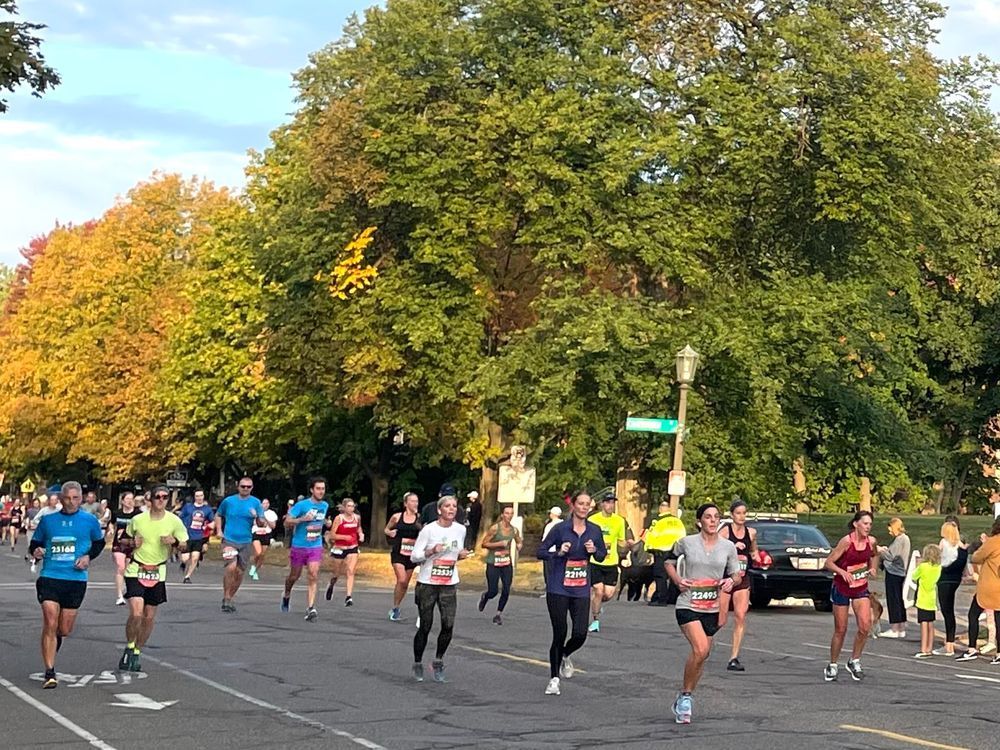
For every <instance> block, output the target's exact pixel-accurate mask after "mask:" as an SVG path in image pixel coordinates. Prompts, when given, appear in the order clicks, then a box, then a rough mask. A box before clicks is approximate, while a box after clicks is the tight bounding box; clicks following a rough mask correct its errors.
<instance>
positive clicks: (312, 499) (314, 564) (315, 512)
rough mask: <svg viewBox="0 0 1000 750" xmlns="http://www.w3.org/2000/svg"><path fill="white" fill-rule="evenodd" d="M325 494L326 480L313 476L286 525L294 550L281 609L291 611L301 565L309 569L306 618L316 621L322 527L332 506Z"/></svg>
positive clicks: (292, 549)
mask: <svg viewBox="0 0 1000 750" xmlns="http://www.w3.org/2000/svg"><path fill="white" fill-rule="evenodd" d="M325 497H326V479H324V478H323V477H313V478H312V479H310V480H309V497H308V498H306V499H305V500H300V501H299V502H297V503H295V505H293V506H292V507H291V509H289V511H288V514H287V515H286V516H285V528H286V529H292V543H291V549H290V550H289V553H288V561H289V564H290V565H291V569H290V570H289V572H288V578H286V579H285V593H284V595H283V596H282V597H281V611H282V612H287V611H288V603H289V600H290V599H291V597H292V586H294V585H295V582H296V581H298V580H299V576H301V575H302V568H303V567H305V568H306V570H307V571H308V578H307V579H306V587H307V588H306V604H307V608H306V620H308V621H309V622H313V621H314V620H315V619H316V617H317V616H318V614H317V612H316V587H317V585H318V584H317V582H318V581H319V567H320V565H322V564H323V530H324V528H325V526H326V513H327V510H328V509H329V507H330V505H329V503H327V502H326V501H325V500H324V499H323V498H325Z"/></svg>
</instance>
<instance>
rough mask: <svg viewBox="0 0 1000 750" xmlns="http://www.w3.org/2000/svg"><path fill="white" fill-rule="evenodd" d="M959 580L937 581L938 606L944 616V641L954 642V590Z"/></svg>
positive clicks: (956, 588) (956, 589) (959, 583)
mask: <svg viewBox="0 0 1000 750" xmlns="http://www.w3.org/2000/svg"><path fill="white" fill-rule="evenodd" d="M961 583H962V582H961V581H938V585H937V593H938V607H939V608H940V609H941V616H942V617H943V618H944V642H945V643H954V642H955V592H956V591H958V587H959V586H960V585H961Z"/></svg>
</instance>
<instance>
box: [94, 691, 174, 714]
mask: <svg viewBox="0 0 1000 750" xmlns="http://www.w3.org/2000/svg"><path fill="white" fill-rule="evenodd" d="M115 698H117V699H118V700H119V701H121V703H109V704H108V705H110V706H124V707H125V708H148V709H149V710H150V711H162V710H163V709H165V708H167V707H168V706H172V705H174V704H175V703H176V702H177V701H163V702H162V703H160V701H154V700H153V699H152V698H147V697H146V696H145V695H143V694H142V693H115Z"/></svg>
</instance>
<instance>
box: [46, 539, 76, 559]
mask: <svg viewBox="0 0 1000 750" xmlns="http://www.w3.org/2000/svg"><path fill="white" fill-rule="evenodd" d="M49 554H51V555H52V559H53V560H54V561H56V562H73V561H75V560H76V537H72V536H57V537H53V539H52V541H51V542H50V543H49Z"/></svg>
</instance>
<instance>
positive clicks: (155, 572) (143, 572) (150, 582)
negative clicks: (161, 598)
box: [136, 564, 160, 588]
mask: <svg viewBox="0 0 1000 750" xmlns="http://www.w3.org/2000/svg"><path fill="white" fill-rule="evenodd" d="M136 578H138V579H139V583H141V584H142V585H143V586H145V587H146V588H152V587H153V586H155V585H156V584H158V583H159V582H160V566H159V565H141V564H140V565H139V573H138V574H137V575H136Z"/></svg>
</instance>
